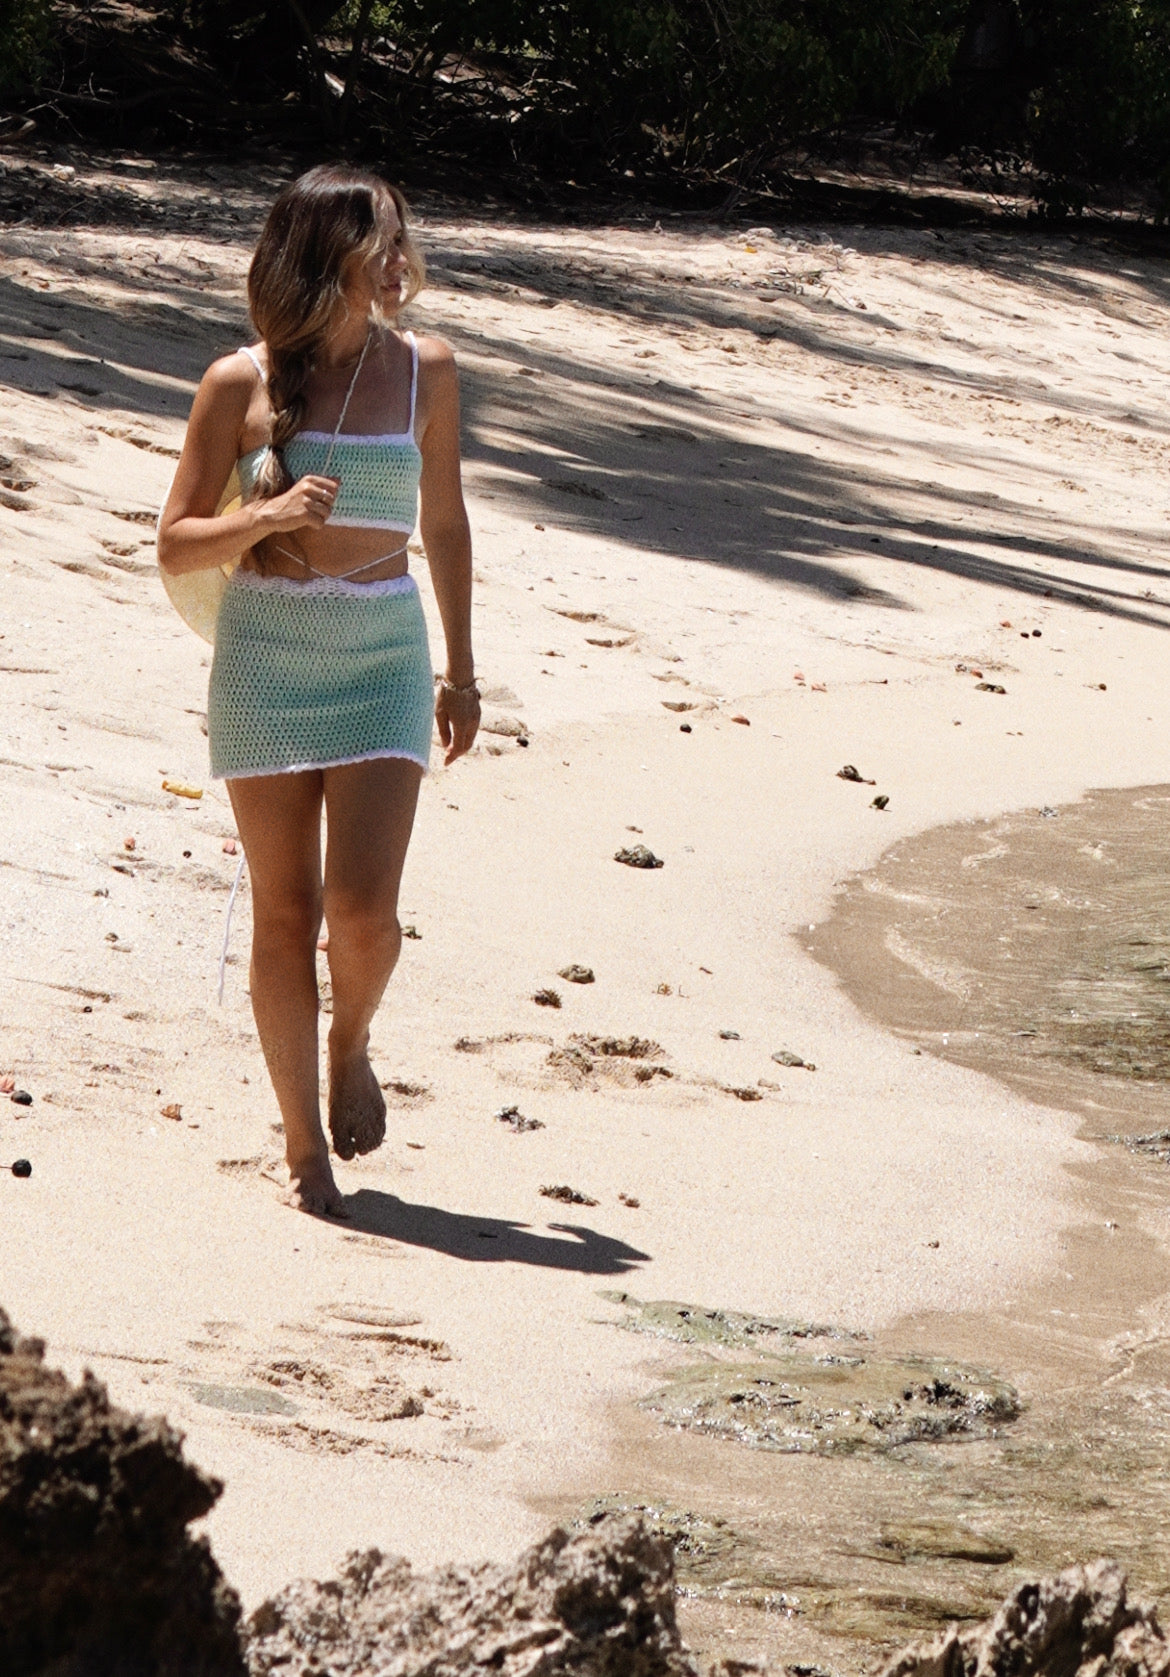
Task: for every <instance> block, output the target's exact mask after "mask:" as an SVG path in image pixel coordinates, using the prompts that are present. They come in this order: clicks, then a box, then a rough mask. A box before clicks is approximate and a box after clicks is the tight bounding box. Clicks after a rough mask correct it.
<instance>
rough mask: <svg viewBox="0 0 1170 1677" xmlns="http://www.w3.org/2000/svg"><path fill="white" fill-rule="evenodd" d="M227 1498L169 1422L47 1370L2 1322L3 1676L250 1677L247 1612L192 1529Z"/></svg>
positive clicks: (88, 1381) (93, 1384) (40, 1349)
mask: <svg viewBox="0 0 1170 1677" xmlns="http://www.w3.org/2000/svg"><path fill="white" fill-rule="evenodd" d="M221 1489H222V1486H221V1485H220V1483H219V1482H218V1480H215V1479H212V1478H210V1477H208V1475H206V1474H204V1473H201V1472H200V1471H199V1469H198V1468H196V1467H192V1465H191V1464H190V1463H189V1462H187V1461H185V1460H184V1458H183V1453H182V1440H181V1438H180V1435H179V1434H178V1433H176V1432H174V1431H173V1430H172V1429H171V1427H169V1426H168V1425H167V1423H166V1421H164V1420H161V1419H158V1420H146V1419H144V1418H143V1417H141V1416H135V1415H130V1414H127V1413H126V1412H125V1411H124V1410H121V1409H116V1408H115V1407H114V1406H113V1405H112V1404H111V1403H110V1401H109V1398H108V1396H107V1395H106V1389H105V1387H104V1386H102V1385H101V1384H100V1383H99V1382H98V1381H97V1380H95V1379H94V1377H93V1376H92V1375H91V1374H89V1373H86V1374H85V1375H84V1376H83V1378H82V1381H81V1383H80V1385H74V1384H73V1383H72V1382H71V1381H69V1380H67V1379H66V1378H65V1376H64V1375H63V1374H60V1373H58V1372H56V1371H55V1370H52V1369H48V1368H46V1367H45V1365H44V1346H43V1344H42V1342H41V1341H40V1340H38V1339H18V1338H17V1336H16V1333H15V1332H14V1330H13V1328H12V1324H11V1323H10V1322H9V1320H8V1317H7V1316H6V1315H5V1314H4V1312H3V1311H0V1671H3V1672H4V1674H5V1677H33V1674H34V1673H48V1672H50V1671H51V1673H52V1677H94V1673H98V1672H100V1673H103V1674H107V1673H108V1674H110V1677H131V1674H132V1677H236V1674H240V1677H242V1674H243V1672H244V1670H245V1666H244V1662H243V1658H242V1655H241V1652H240V1644H239V1630H238V1627H239V1618H240V1609H239V1602H238V1600H237V1598H236V1595H235V1592H234V1591H232V1590H231V1589H229V1588H228V1586H227V1585H226V1584H225V1583H224V1580H223V1577H222V1575H221V1573H220V1570H219V1568H218V1566H217V1565H216V1563H215V1561H214V1559H213V1558H212V1554H211V1550H210V1549H209V1547H208V1545H207V1541H206V1539H205V1538H198V1539H195V1538H192V1537H190V1536H188V1534H187V1530H186V1528H187V1525H188V1524H189V1522H190V1521H192V1520H197V1519H199V1518H200V1517H201V1516H202V1515H204V1514H206V1513H207V1512H208V1510H209V1509H210V1508H211V1507H212V1505H213V1504H214V1503H215V1502H216V1500H217V1499H218V1497H219V1494H220V1491H221Z"/></svg>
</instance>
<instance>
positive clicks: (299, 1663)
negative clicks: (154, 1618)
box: [248, 1516, 696, 1677]
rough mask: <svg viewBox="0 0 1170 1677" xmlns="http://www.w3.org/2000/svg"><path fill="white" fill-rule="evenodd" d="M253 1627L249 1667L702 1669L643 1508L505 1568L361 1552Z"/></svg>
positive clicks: (634, 1672)
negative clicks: (424, 1567)
mask: <svg viewBox="0 0 1170 1677" xmlns="http://www.w3.org/2000/svg"><path fill="white" fill-rule="evenodd" d="M248 1636H249V1639H250V1640H249V1642H248V1663H249V1668H250V1671H251V1677H277V1674H279V1677H310V1674H311V1677H456V1674H457V1673H458V1674H460V1677H474V1674H475V1673H479V1672H483V1673H487V1672H491V1673H493V1674H494V1677H562V1674H564V1677H568V1674H570V1673H573V1674H574V1677H696V1667H695V1665H694V1663H693V1662H692V1660H691V1658H690V1655H689V1654H688V1653H687V1651H686V1649H685V1648H684V1647H683V1644H682V1641H681V1639H680V1637H679V1633H678V1626H677V1625H676V1623H675V1616H674V1557H673V1552H672V1550H671V1547H670V1545H669V1543H667V1542H665V1541H664V1540H662V1539H661V1538H657V1537H655V1536H653V1534H652V1533H651V1532H649V1531H648V1530H647V1529H646V1527H645V1525H644V1524H643V1523H642V1521H641V1519H640V1518H639V1517H637V1516H625V1517H618V1518H607V1517H604V1516H603V1517H601V1518H600V1519H599V1520H598V1521H597V1522H596V1524H594V1525H591V1526H590V1527H588V1528H587V1529H586V1530H585V1531H583V1532H578V1533H575V1534H574V1535H572V1536H570V1535H569V1533H568V1532H566V1531H562V1530H556V1531H553V1532H551V1533H550V1534H549V1536H548V1537H546V1538H545V1539H544V1540H543V1542H541V1543H538V1544H537V1545H536V1546H535V1547H534V1548H532V1549H529V1550H528V1551H527V1552H526V1553H525V1554H523V1555H521V1557H520V1559H519V1561H517V1562H515V1563H514V1564H513V1565H511V1566H492V1565H481V1566H475V1567H445V1568H443V1569H442V1570H440V1571H438V1572H431V1573H425V1574H416V1573H414V1572H412V1570H411V1568H410V1566H409V1564H408V1563H407V1562H406V1561H404V1560H398V1559H388V1558H384V1557H383V1556H382V1555H381V1554H380V1553H379V1552H378V1550H376V1549H369V1550H367V1551H365V1552H364V1553H360V1554H359V1553H355V1554H352V1555H350V1557H349V1559H348V1561H347V1562H346V1564H345V1566H344V1567H343V1569H342V1573H341V1576H340V1578H338V1579H337V1580H335V1581H333V1582H330V1583H327V1584H313V1583H299V1584H290V1585H289V1586H288V1588H287V1589H285V1590H282V1591H281V1593H280V1594H279V1595H278V1596H276V1597H275V1598H274V1599H273V1600H272V1601H268V1602H265V1603H264V1605H263V1606H262V1607H260V1608H258V1609H257V1611H256V1612H255V1613H254V1614H253V1616H252V1619H251V1621H250V1623H249V1625H248Z"/></svg>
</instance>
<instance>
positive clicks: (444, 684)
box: [435, 675, 479, 699]
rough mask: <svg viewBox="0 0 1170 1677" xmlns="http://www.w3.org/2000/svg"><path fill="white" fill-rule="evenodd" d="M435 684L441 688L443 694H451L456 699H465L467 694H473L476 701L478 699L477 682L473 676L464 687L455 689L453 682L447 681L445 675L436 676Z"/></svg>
mask: <svg viewBox="0 0 1170 1677" xmlns="http://www.w3.org/2000/svg"><path fill="white" fill-rule="evenodd" d="M435 684H436V686H438V687H439V688H441V689H442V691H443V692H444V693H451V694H453V695H454V696H455V697H456V698H457V699H465V698H467V696H468V695H469V694H474V695H475V697H476V698H477V699H478V698H479V681H478V679H477V678H475V677H474V676H473V677H472V679H471V680H470V681H469V682H468V683H467V685H466V686H465V687H457V686H456V685H455V683H454V682H453V681H449V680H448V679H447V677H446V676H445V675H437V676H436V677H435Z"/></svg>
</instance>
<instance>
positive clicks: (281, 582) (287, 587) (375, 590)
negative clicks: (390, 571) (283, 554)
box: [231, 568, 418, 600]
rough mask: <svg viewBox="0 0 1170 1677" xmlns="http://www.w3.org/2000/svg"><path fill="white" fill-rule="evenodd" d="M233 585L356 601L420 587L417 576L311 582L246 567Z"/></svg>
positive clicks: (237, 572)
mask: <svg viewBox="0 0 1170 1677" xmlns="http://www.w3.org/2000/svg"><path fill="white" fill-rule="evenodd" d="M231 586H232V587H233V588H249V589H251V590H253V592H255V593H259V594H295V595H297V597H298V598H299V597H300V596H301V595H330V596H338V595H344V596H345V597H346V598H348V599H354V600H374V599H377V598H378V596H379V595H382V594H411V593H414V592H415V590H416V589H417V587H418V584H417V583H416V582H415V580H414V578H413V577H412V576H410V575H406V576H390V577H384V578H383V579H382V581H381V582H350V581H349V580H348V578H346V577H343V576H315V577H311V578H310V579H309V581H308V582H297V581H296V580H295V579H294V578H293V577H291V576H261V575H260V573H259V571H245V570H243V569H242V568H240V569H237V570H235V571H234V572H233V573H232V580H231Z"/></svg>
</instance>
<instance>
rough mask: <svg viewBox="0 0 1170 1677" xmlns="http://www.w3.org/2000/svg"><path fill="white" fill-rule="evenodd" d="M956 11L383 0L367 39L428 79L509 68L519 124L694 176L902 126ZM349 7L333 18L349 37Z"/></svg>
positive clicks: (623, 0) (619, 0)
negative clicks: (818, 140) (891, 121)
mask: <svg viewBox="0 0 1170 1677" xmlns="http://www.w3.org/2000/svg"><path fill="white" fill-rule="evenodd" d="M965 11H966V0H886V3H885V4H884V5H881V6H879V7H875V6H874V5H873V4H872V0H544V3H543V4H521V3H520V0H384V3H382V4H376V5H375V6H374V9H373V22H374V25H375V28H376V30H378V31H379V32H380V33H381V34H383V35H385V36H387V37H390V38H392V39H393V40H394V41H395V42H396V43H397V44H398V45H399V46H400V47H401V46H404V47H406V48H407V50H408V52H409V54H410V55H411V58H412V61H413V62H414V63H415V64H416V65H417V66H418V67H419V70H420V72H421V73H422V74H423V75H424V76H426V77H429V76H431V75H433V73H434V71H435V69H436V68H437V66H438V65H439V63H440V62H441V61H442V60H443V58H444V57H445V56H446V55H448V54H452V53H454V54H465V55H468V56H469V57H475V55H477V54H481V55H489V56H492V57H494V58H495V59H497V60H498V59H503V60H505V61H507V63H508V65H509V67H510V69H511V71H512V73H513V75H514V76H515V77H516V79H517V85H518V90H519V93H520V99H519V102H518V105H517V109H516V111H515V112H514V113H513V119H514V121H515V122H516V123H517V125H518V128H519V133H518V134H517V140H518V141H520V140H522V138H523V135H524V133H525V132H526V131H531V133H532V135H533V137H534V138H536V137H537V136H539V140H540V143H541V144H546V143H548V141H549V139H550V138H552V140H553V141H554V142H555V140H556V138H557V137H558V135H559V137H560V138H562V139H564V140H571V139H572V138H573V137H574V136H576V137H577V139H578V140H582V139H584V138H585V137H586V136H587V137H588V138H589V139H590V140H591V141H592V142H594V143H601V144H602V145H603V148H604V149H606V150H608V151H610V152H616V151H617V150H618V149H622V148H626V149H628V148H629V147H630V146H631V145H632V146H633V147H634V150H635V151H638V150H641V151H643V152H645V151H646V150H647V149H650V150H651V151H653V150H655V149H656V150H658V151H659V152H660V153H661V154H662V155H663V156H666V157H670V158H671V159H672V160H674V161H676V162H682V163H685V164H689V165H695V164H711V163H715V164H718V163H720V162H727V161H729V160H732V159H734V158H735V157H737V156H756V157H758V156H762V155H763V154H764V153H765V152H767V151H768V150H770V149H775V148H776V147H778V146H779V145H781V144H783V143H784V142H785V141H787V140H789V139H791V138H793V137H795V136H796V135H798V134H801V133H806V132H808V131H809V130H810V129H814V128H818V127H822V126H824V125H826V124H829V123H835V122H838V121H840V120H842V119H844V118H847V117H849V116H851V115H853V114H855V113H856V111H857V110H858V109H859V108H861V109H866V110H872V111H874V112H879V113H881V114H888V113H894V114H898V113H901V112H902V111H903V110H905V109H906V108H907V107H908V106H909V105H910V104H911V103H912V102H913V101H914V100H915V99H916V98H918V97H919V96H920V95H921V94H922V93H923V92H924V91H926V90H928V89H930V88H932V87H935V86H937V85H939V84H940V83H941V82H942V81H943V80H944V79H945V77H946V74H947V69H948V66H949V63H950V60H951V58H952V56H953V54H954V51H955V47H956V45H957V43H958V39H959V36H960V33H961V29H962V23H963V18H964V15H965ZM355 12H356V4H355V0H348V3H347V5H346V6H345V7H344V8H343V9H342V11H341V12H339V13H338V14H337V17H336V22H337V23H338V24H339V25H342V26H344V25H345V24H346V23H348V22H350V21H351V19H352V17H353V15H354V14H355Z"/></svg>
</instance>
